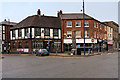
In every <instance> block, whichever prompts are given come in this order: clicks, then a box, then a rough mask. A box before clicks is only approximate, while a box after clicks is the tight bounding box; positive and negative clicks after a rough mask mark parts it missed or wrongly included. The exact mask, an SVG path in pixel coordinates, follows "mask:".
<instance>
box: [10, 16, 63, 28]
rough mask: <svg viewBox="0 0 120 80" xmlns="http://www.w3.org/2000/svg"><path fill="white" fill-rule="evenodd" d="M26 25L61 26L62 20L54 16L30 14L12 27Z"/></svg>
mask: <svg viewBox="0 0 120 80" xmlns="http://www.w3.org/2000/svg"><path fill="white" fill-rule="evenodd" d="M25 27H47V28H61V26H60V20H59V18H57V17H53V16H40V15H33V16H28V17H27V18H25V19H24V20H22V21H21V22H19V23H18V24H17V25H15V26H14V27H12V28H10V29H15V28H25Z"/></svg>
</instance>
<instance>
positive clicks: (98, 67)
mask: <svg viewBox="0 0 120 80" xmlns="http://www.w3.org/2000/svg"><path fill="white" fill-rule="evenodd" d="M4 57H5V58H4V59H3V60H2V73H3V74H2V77H3V78H118V53H113V54H108V55H107V54H105V55H96V56H90V57H82V58H61V57H57V58H56V57H38V56H4Z"/></svg>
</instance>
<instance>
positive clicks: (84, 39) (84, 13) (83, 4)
mask: <svg viewBox="0 0 120 80" xmlns="http://www.w3.org/2000/svg"><path fill="white" fill-rule="evenodd" d="M83 31H84V55H85V10H84V0H83Z"/></svg>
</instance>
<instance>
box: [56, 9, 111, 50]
mask: <svg viewBox="0 0 120 80" xmlns="http://www.w3.org/2000/svg"><path fill="white" fill-rule="evenodd" d="M58 17H59V18H60V20H61V29H62V41H63V43H62V45H63V46H62V47H63V48H62V49H63V50H62V51H63V52H64V51H71V49H72V46H73V37H74V36H73V32H75V39H76V40H75V41H76V47H77V48H81V50H83V44H84V36H83V14H82V13H63V12H62V11H61V10H60V11H59V12H58ZM107 28H111V27H110V26H108V25H107V24H104V23H102V22H100V21H98V20H96V19H94V18H93V17H91V16H88V15H87V14H85V38H86V39H85V46H86V47H85V48H86V50H88V49H89V48H90V49H91V48H93V47H94V49H95V50H96V51H104V50H108V46H107ZM111 35H112V34H111ZM92 40H94V42H92Z"/></svg>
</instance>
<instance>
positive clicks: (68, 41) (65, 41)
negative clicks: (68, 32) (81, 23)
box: [64, 39, 72, 44]
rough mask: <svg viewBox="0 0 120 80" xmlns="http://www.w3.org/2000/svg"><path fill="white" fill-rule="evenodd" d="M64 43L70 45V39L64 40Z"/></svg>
mask: <svg viewBox="0 0 120 80" xmlns="http://www.w3.org/2000/svg"><path fill="white" fill-rule="evenodd" d="M64 43H69V44H70V43H72V39H64Z"/></svg>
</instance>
